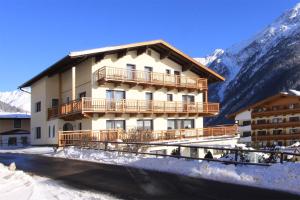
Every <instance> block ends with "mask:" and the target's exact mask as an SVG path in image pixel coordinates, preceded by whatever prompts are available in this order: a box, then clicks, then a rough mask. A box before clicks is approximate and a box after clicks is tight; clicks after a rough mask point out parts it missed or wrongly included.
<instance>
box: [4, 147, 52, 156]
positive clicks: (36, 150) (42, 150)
mask: <svg viewBox="0 0 300 200" xmlns="http://www.w3.org/2000/svg"><path fill="white" fill-rule="evenodd" d="M53 152H54V149H53V147H25V148H24V147H22V148H18V147H17V148H16V147H5V148H4V147H0V153H26V154H49V153H53Z"/></svg>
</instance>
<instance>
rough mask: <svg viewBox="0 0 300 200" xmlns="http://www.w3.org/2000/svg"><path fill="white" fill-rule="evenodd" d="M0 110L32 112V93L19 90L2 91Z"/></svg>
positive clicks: (0, 93) (0, 94)
mask: <svg viewBox="0 0 300 200" xmlns="http://www.w3.org/2000/svg"><path fill="white" fill-rule="evenodd" d="M0 112H30V94H28V93H26V92H22V91H18V90H16V91H11V92H0Z"/></svg>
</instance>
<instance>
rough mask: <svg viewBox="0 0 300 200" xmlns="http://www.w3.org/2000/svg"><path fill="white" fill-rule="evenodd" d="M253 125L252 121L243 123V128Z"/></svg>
mask: <svg viewBox="0 0 300 200" xmlns="http://www.w3.org/2000/svg"><path fill="white" fill-rule="evenodd" d="M250 124H251V121H243V126H249V125H250Z"/></svg>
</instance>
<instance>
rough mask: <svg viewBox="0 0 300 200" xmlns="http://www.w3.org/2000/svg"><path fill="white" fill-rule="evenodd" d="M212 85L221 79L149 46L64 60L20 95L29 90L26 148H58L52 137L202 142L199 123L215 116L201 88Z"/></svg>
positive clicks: (156, 44) (166, 48)
mask: <svg viewBox="0 0 300 200" xmlns="http://www.w3.org/2000/svg"><path fill="white" fill-rule="evenodd" d="M218 81H224V78H223V77H222V76H220V75H219V74H217V73H216V72H214V71H212V70H211V69H209V68H207V67H206V66H204V65H202V64H200V63H199V62H197V61H195V60H194V59H192V58H191V57H189V56H187V55H186V54H184V53H182V52H181V51H179V50H178V49H176V48H174V47H173V46H171V45H170V44H168V43H166V42H165V41H162V40H155V41H149V42H142V43H135V44H129V45H122V46H113V47H105V48H99V49H92V50H86V51H79V52H71V53H70V54H69V55H67V56H65V57H64V58H62V59H61V60H59V61H57V62H56V63H55V64H53V65H52V66H50V67H49V68H48V69H46V70H44V71H43V72H41V73H40V74H38V75H37V76H35V77H33V78H32V79H30V80H29V81H27V82H26V83H24V84H23V85H21V86H20V88H26V87H31V105H32V110H31V133H32V138H31V143H32V144H33V145H49V144H57V143H58V133H59V131H60V132H61V131H76V130H110V129H121V130H124V132H130V130H139V129H142V130H149V131H152V132H156V133H158V132H162V133H166V131H168V130H186V129H189V130H202V132H197V134H200V135H205V134H208V132H210V131H213V130H212V129H203V117H208V116H215V115H216V114H218V112H219V104H218V103H209V102H208V98H207V93H208V84H210V83H214V82H218ZM217 129H218V127H217V128H216V129H214V130H217ZM218 130H219V131H218V134H220V135H221V134H224V132H225V134H226V131H227V133H228V130H227V129H226V127H225V128H224V127H219V129H218ZM180 134H186V135H181V137H187V136H188V135H187V133H186V132H184V133H183V132H181V133H180ZM162 139H167V138H162Z"/></svg>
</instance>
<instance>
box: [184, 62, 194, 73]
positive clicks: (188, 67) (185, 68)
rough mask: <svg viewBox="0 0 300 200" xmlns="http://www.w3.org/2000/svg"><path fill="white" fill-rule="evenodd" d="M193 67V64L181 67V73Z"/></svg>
mask: <svg viewBox="0 0 300 200" xmlns="http://www.w3.org/2000/svg"><path fill="white" fill-rule="evenodd" d="M193 66H194V65H193V64H187V65H183V66H182V71H183V72H184V71H187V70H190V69H192V68H193Z"/></svg>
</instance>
